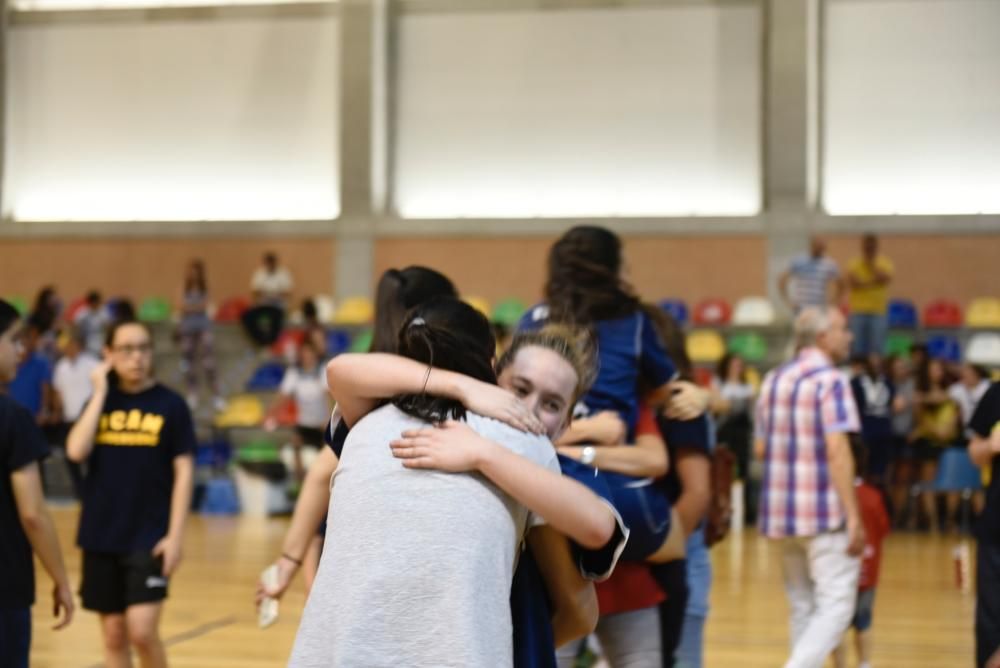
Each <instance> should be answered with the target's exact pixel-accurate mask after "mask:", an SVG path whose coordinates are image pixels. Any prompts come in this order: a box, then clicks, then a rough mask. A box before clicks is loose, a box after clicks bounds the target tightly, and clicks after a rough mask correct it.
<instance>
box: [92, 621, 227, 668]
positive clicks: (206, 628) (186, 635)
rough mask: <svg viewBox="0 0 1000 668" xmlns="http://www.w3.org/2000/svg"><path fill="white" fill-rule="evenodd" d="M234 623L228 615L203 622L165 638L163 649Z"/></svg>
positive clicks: (101, 666)
mask: <svg viewBox="0 0 1000 668" xmlns="http://www.w3.org/2000/svg"><path fill="white" fill-rule="evenodd" d="M235 623H236V616H235V615H229V616H228V617H222V618H221V619H216V620H215V621H211V622H205V623H204V624H201V625H200V626H196V627H194V628H193V629H191V630H189V631H183V632H181V633H178V634H177V635H175V636H171V637H169V638H165V639H164V640H163V646H164V647H172V646H174V645H179V644H181V643H182V642H187V641H188V640H194V639H195V638H200V637H201V636H204V635H208V634H209V633H211V632H212V631H216V630H218V629H221V628H224V627H226V626H231V625H232V624H235ZM87 668H104V662H103V661H102V662H101V663H95V664H94V665H92V666H87Z"/></svg>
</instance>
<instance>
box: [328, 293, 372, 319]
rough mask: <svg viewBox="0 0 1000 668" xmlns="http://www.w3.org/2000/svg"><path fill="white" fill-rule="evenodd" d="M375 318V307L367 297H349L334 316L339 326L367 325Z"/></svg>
mask: <svg viewBox="0 0 1000 668" xmlns="http://www.w3.org/2000/svg"><path fill="white" fill-rule="evenodd" d="M374 317H375V305H374V304H373V303H372V300H370V299H368V298H367V297H348V298H347V299H345V300H344V301H343V303H342V304H341V305H340V306H339V307H338V308H337V310H336V312H335V313H334V314H333V322H334V323H336V324H338V325H366V324H368V323H370V322H371V321H372V320H373V319H374Z"/></svg>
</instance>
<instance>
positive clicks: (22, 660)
mask: <svg viewBox="0 0 1000 668" xmlns="http://www.w3.org/2000/svg"><path fill="white" fill-rule="evenodd" d="M30 649H31V608H0V668H28V651H29V650H30Z"/></svg>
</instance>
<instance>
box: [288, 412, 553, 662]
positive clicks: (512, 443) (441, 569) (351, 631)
mask: <svg viewBox="0 0 1000 668" xmlns="http://www.w3.org/2000/svg"><path fill="white" fill-rule="evenodd" d="M468 424H469V426H470V427H472V429H474V430H475V431H476V432H477V433H479V434H480V435H482V436H484V437H485V438H488V439H490V440H492V441H495V442H496V443H498V444H500V445H502V446H504V447H506V448H508V449H510V450H511V451H513V452H516V453H518V454H520V455H523V456H525V457H526V458H528V459H530V460H531V461H533V462H535V463H537V464H540V465H542V466H544V467H546V468H548V469H549V470H551V471H554V472H556V473H558V472H559V463H558V460H557V458H556V454H555V450H554V449H553V447H552V444H551V443H550V442H549V441H548V440H547V439H545V438H544V437H540V436H533V435H531V434H525V433H522V432H519V431H517V430H515V429H513V428H512V427H508V426H507V425H505V424H502V423H500V422H497V421H496V420H491V419H488V418H484V417H481V416H479V415H473V414H469V416H468ZM425 426H427V425H426V423H423V422H421V421H419V420H417V419H415V418H412V417H410V416H408V415H406V414H404V413H403V412H401V411H400V410H399V409H397V408H396V407H394V406H384V407H382V408H380V409H378V410H376V411H374V412H373V413H371V414H370V415H368V416H367V417H365V418H364V419H363V420H361V421H360V422H358V423H357V424H356V425H355V426H354V428H353V429H351V433H350V435H349V436H348V438H347V442H346V444H345V446H344V452H343V456H342V457H341V459H340V464H339V466H338V468H337V472H336V473H335V474H334V476H333V480H332V483H331V486H332V493H331V497H330V514H329V520H328V524H327V531H326V543H325V547H324V550H323V558H322V559H321V561H320V565H319V572H318V573H317V575H316V581H315V583H314V584H313V588H312V592H311V593H310V595H309V601H308V602H307V604H306V608H305V611H304V613H303V615H302V622H301V624H300V626H299V632H298V635H297V636H296V638H295V647H294V648H293V650H292V658H291V660H290V662H289V665H290V666H295V667H296V668H311V667H316V668H319V667H322V668H340V667H343V668H355V667H359V666H363V667H364V668H377V667H379V666H386V667H388V666H393V667H395V666H407V667H408V668H409V667H421V666H426V667H428V668H430V667H434V668H437V667H440V666H456V667H462V668H475V667H477V666H482V667H483V668H503V667H504V666H510V665H511V662H512V652H513V648H512V642H511V634H512V629H511V620H510V603H509V597H510V585H511V579H512V577H513V574H514V566H515V564H516V561H517V555H518V554H519V549H520V547H521V544H522V540H523V538H524V534H525V530H526V529H527V528H528V527H530V526H531V525H532V524H533V522H532V519H531V518H530V517H529V512H528V510H527V509H526V508H525V507H524V506H522V505H521V504H519V503H518V502H516V501H515V500H514V499H512V498H511V497H510V496H508V495H507V494H506V493H504V492H502V491H500V490H499V489H498V488H497V487H495V486H494V485H493V484H492V483H490V482H489V481H487V480H486V479H485V478H483V477H482V476H480V475H478V474H450V473H439V472H433V471H424V470H411V469H406V468H403V465H402V462H401V461H400V460H398V459H395V458H394V457H393V456H392V452H391V451H390V449H389V445H388V444H389V441H391V440H392V439H394V438H397V437H398V436H399V435H400V434H401V433H402V432H403V431H404V430H407V429H413V428H420V427H425Z"/></svg>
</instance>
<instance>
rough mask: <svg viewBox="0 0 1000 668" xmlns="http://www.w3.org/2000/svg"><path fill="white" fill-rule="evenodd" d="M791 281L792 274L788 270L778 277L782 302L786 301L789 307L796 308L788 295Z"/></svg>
mask: <svg viewBox="0 0 1000 668" xmlns="http://www.w3.org/2000/svg"><path fill="white" fill-rule="evenodd" d="M791 280H792V272H791V271H789V270H787V269H786V270H785V271H783V272H782V273H781V276H779V277H778V294H780V295H781V298H782V300H784V302H785V303H786V304H788V306H789V307H793V306H794V305H793V304H792V298H791V296H790V295H789V294H788V284H789V282H790V281H791Z"/></svg>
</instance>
